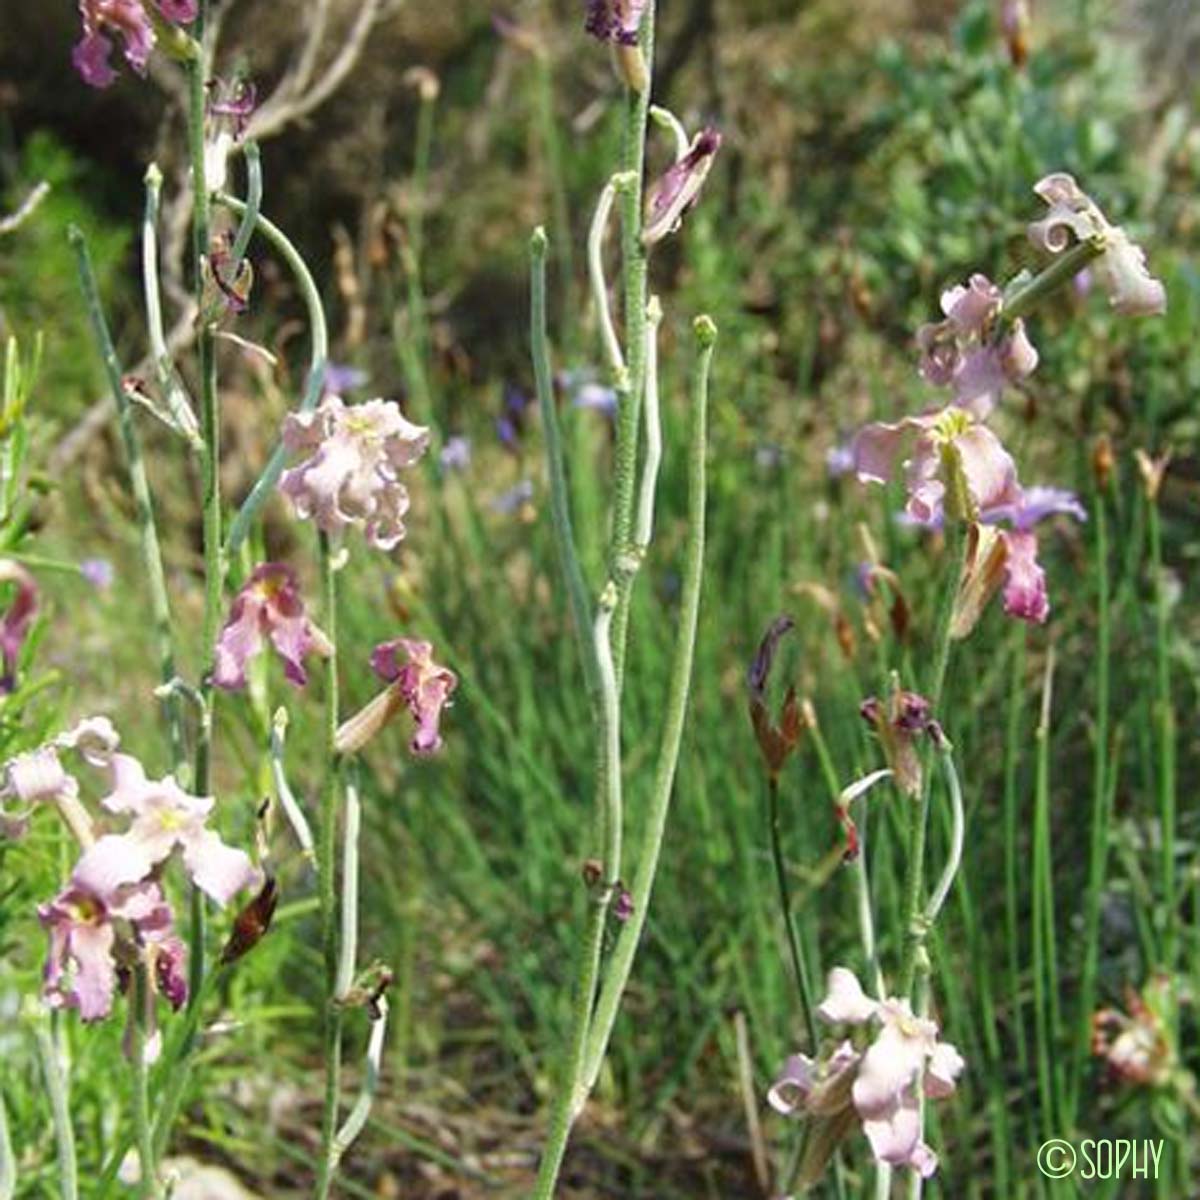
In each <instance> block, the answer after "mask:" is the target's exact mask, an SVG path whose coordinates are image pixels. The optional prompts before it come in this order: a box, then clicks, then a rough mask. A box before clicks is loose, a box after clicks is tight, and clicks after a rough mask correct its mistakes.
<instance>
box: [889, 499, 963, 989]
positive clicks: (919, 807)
mask: <svg viewBox="0 0 1200 1200" xmlns="http://www.w3.org/2000/svg"><path fill="white" fill-rule="evenodd" d="M946 537H947V554H946V559H947V561H948V562H949V563H950V566H951V575H950V578H949V580H948V581H947V583H946V585H945V590H944V591H943V594H942V601H941V607H940V609H939V611H938V617H937V625H936V627H935V633H934V641H933V655H934V657H933V668H932V670H931V672H930V676H929V680H928V682H927V683H926V684H925V696H926V698H927V699H928V700H929V702H930V704H931V706H932V708H933V711H934V713H937V711H938V708H939V705H940V704H941V700H942V691H943V689H944V687H945V682H946V668H947V667H948V665H949V663H950V646H951V638H950V618H951V616H952V614H953V612H954V600H955V597H956V596H957V595H958V587H959V580H960V579H961V578H962V568H963V563H964V561H965V555H966V550H967V527H966V524H965V523H964V522H962V521H950V522H948V523H947V530H946ZM928 767H929V763H928V762H927V763H926V770H925V771H924V772H923V775H922V780H921V794H920V797H919V798H918V800H917V803H916V804H915V805H914V806H913V813H912V824H911V825H910V827H909V838H908V874H907V876H906V878H905V888H904V936H905V952H904V970H903V974H902V976H901V985H900V988H901V991H900V994H901V995H903V996H911V995H912V989H913V981H914V979H915V977H916V969H917V949H918V946H919V944H920V942H921V940H922V939H923V937H924V931H923V928H922V920H921V916H922V909H923V907H924V905H923V903H922V899H921V894H922V892H923V890H924V885H925V840H926V832H927V827H928V824H929V796H930V792H931V790H932V787H933V779H932V772H931V771H929V769H928Z"/></svg>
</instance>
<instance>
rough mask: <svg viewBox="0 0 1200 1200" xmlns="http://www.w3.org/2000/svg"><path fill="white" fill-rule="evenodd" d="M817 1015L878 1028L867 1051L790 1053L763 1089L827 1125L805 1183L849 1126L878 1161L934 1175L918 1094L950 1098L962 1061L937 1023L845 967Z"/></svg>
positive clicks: (835, 974) (782, 1107) (785, 1110)
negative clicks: (857, 1129) (865, 985)
mask: <svg viewBox="0 0 1200 1200" xmlns="http://www.w3.org/2000/svg"><path fill="white" fill-rule="evenodd" d="M817 1012H818V1013H819V1014H820V1016H821V1017H822V1018H823V1019H824V1020H825V1021H828V1022H829V1023H831V1024H839V1025H858V1026H865V1025H870V1024H872V1023H874V1024H875V1026H876V1032H875V1036H874V1040H873V1041H872V1042H871V1044H870V1045H869V1046H868V1047H867V1048H866V1050H859V1049H857V1048H856V1047H855V1046H854V1044H853V1042H851V1041H850V1040H848V1039H847V1040H844V1041H842V1042H840V1043H839V1044H838V1045H837V1046H836V1047H835V1048H834V1050H833V1051H832V1053H831V1054H829V1055H828V1057H826V1058H825V1059H823V1060H816V1059H811V1058H808V1057H807V1056H806V1055H803V1054H795V1055H792V1057H790V1058H789V1059H788V1060H787V1061H786V1062H785V1063H784V1065H783V1070H782V1071H781V1072H780V1075H779V1078H778V1079H776V1081H775V1083H774V1085H773V1086H772V1088H771V1090H770V1092H769V1093H768V1096H767V1099H768V1101H769V1103H770V1104H771V1107H772V1108H774V1109H775V1110H776V1112H779V1113H782V1114H783V1115H785V1116H791V1115H805V1116H809V1117H812V1118H817V1119H819V1120H821V1121H822V1122H823V1123H824V1125H825V1130H824V1133H825V1135H826V1136H824V1137H814V1138H813V1139H812V1143H813V1144H814V1145H815V1146H817V1147H818V1148H819V1150H820V1152H821V1153H822V1155H823V1158H822V1161H819V1162H815V1163H814V1162H811V1161H810V1162H809V1163H807V1164H806V1167H805V1170H804V1172H803V1173H804V1175H805V1178H806V1181H809V1180H811V1178H812V1177H813V1174H814V1172H819V1170H820V1169H821V1168H823V1166H824V1161H825V1160H827V1159H828V1156H829V1154H831V1153H832V1152H833V1149H834V1148H835V1147H836V1144H837V1142H838V1141H839V1140H840V1139H841V1137H843V1136H845V1134H846V1133H847V1132H849V1130H850V1128H851V1127H852V1126H853V1125H854V1124H860V1125H861V1127H862V1131H863V1133H865V1134H866V1136H867V1140H868V1141H869V1142H870V1144H871V1150H872V1151H873V1153H874V1155H875V1157H876V1159H877V1160H878V1161H879V1162H881V1163H887V1164H889V1165H891V1166H908V1167H912V1168H913V1169H914V1170H915V1171H917V1172H918V1173H919V1174H920V1175H922V1176H924V1177H928V1176H929V1175H932V1174H933V1173H934V1171H936V1170H937V1155H936V1154H934V1152H933V1151H932V1150H931V1149H930V1148H929V1146H928V1145H926V1143H925V1141H924V1137H923V1129H922V1116H921V1100H920V1097H921V1095H922V1094H924V1095H925V1096H927V1097H929V1098H930V1099H940V1098H942V1097H944V1096H949V1095H950V1094H951V1093H952V1092H953V1091H954V1088H955V1081H956V1080H957V1078H958V1076H959V1075H960V1074H961V1072H962V1070H963V1067H964V1066H965V1063H964V1062H963V1058H962V1055H960V1054H959V1052H958V1051H957V1050H956V1049H955V1048H954V1046H952V1045H951V1044H950V1043H949V1042H943V1041H940V1040H939V1037H938V1026H937V1023H936V1022H934V1021H932V1020H930V1019H929V1018H927V1017H920V1016H917V1015H915V1014H914V1013H913V1011H912V1008H911V1007H910V1006H909V1003H908V1001H907V1000H900V999H896V998H895V997H890V998H888V999H886V1000H874V999H872V998H871V997H869V996H868V995H867V994H866V993H865V992H864V991H863V989H862V985H861V984H860V983H859V982H858V979H857V978H856V976H855V975H854V972H853V971H850V970H847V969H846V968H845V967H834V968H833V970H832V971H830V972H829V982H828V993H827V995H826V997H825V999H824V1000H823V1001H822V1002H821V1005H820V1007H819V1008H818V1009H817ZM830 1133H832V1137H831V1136H829V1134H830Z"/></svg>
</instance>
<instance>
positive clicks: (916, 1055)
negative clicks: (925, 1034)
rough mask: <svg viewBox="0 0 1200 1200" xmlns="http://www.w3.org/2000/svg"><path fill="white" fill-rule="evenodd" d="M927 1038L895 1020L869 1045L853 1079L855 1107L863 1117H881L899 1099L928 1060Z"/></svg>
mask: <svg viewBox="0 0 1200 1200" xmlns="http://www.w3.org/2000/svg"><path fill="white" fill-rule="evenodd" d="M925 1049H926V1047H925V1042H924V1040H923V1039H922V1038H920V1037H911V1036H908V1035H906V1034H905V1032H904V1031H903V1030H902V1029H901V1028H899V1026H898V1025H895V1024H887V1025H884V1027H883V1028H882V1029H881V1030H880V1031H879V1036H878V1037H877V1038H876V1039H875V1041H873V1042H872V1043H871V1045H870V1046H869V1047H868V1048H867V1052H866V1053H865V1054H864V1055H863V1059H862V1062H861V1063H860V1064H859V1068H858V1078H857V1079H856V1080H855V1081H854V1107H855V1108H857V1109H858V1111H859V1113H860V1114H861V1115H862V1116H863V1117H878V1116H880V1115H882V1114H886V1112H887V1111H888V1110H889V1109H890V1108H891V1106H892V1105H893V1104H895V1103H896V1100H897V1097H898V1096H899V1095H900V1093H901V1092H902V1091H903V1090H904V1089H905V1088H907V1087H908V1086H909V1084H911V1083H912V1081H913V1080H914V1079H915V1078H916V1077H917V1072H918V1071H920V1069H921V1065H922V1063H923V1062H924V1061H925Z"/></svg>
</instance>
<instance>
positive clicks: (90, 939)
mask: <svg viewBox="0 0 1200 1200" xmlns="http://www.w3.org/2000/svg"><path fill="white" fill-rule="evenodd" d="M113 937H114V934H113V928H112V926H111V925H109V924H107V923H105V924H103V925H84V924H81V925H77V926H75V927H74V928H73V929H72V930H71V937H70V954H71V957H72V958H74V960H75V981H74V982H75V986H74V999H75V1004H76V1006H77V1007H78V1009H79V1015H80V1017H81V1018H82V1019H83V1020H85V1021H98V1020H101V1019H102V1018H104V1017H107V1016H108V1014H109V1012H110V1011H111V1009H112V998H113V987H114V984H115V983H116V969H115V968H114V966H113V960H112V946H113Z"/></svg>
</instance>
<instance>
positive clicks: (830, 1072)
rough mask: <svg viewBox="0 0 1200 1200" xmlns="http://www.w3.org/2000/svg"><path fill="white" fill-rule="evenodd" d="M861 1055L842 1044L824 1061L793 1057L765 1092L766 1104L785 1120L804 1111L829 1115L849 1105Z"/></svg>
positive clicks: (801, 1055)
mask: <svg viewBox="0 0 1200 1200" xmlns="http://www.w3.org/2000/svg"><path fill="white" fill-rule="evenodd" d="M861 1060H862V1055H861V1054H860V1053H859V1052H858V1051H857V1050H855V1049H854V1047H853V1046H852V1045H851V1044H850V1043H849V1042H842V1043H841V1044H840V1045H839V1046H838V1047H837V1048H836V1049H835V1050H834V1051H833V1053H832V1054H831V1055H830V1056H829V1057H828V1058H827V1059H825V1060H824V1061H817V1060H815V1059H811V1058H808V1057H807V1056H806V1055H803V1054H793V1055H792V1056H791V1057H790V1058H788V1059H787V1061H786V1062H785V1063H784V1064H783V1069H782V1070H781V1071H780V1073H779V1077H778V1078H777V1079H776V1080H775V1082H774V1083H773V1084H772V1085H771V1090H770V1091H769V1092H768V1093H767V1103H768V1104H770V1106H771V1107H772V1108H773V1109H774V1110H775V1111H776V1112H777V1113H780V1114H782V1115H783V1116H785V1117H790V1116H792V1115H793V1114H795V1113H798V1112H804V1113H808V1114H810V1115H812V1116H829V1115H832V1114H834V1113H836V1112H839V1111H841V1110H842V1109H844V1108H845V1107H846V1105H847V1104H848V1103H849V1102H850V1095H851V1085H852V1084H853V1082H854V1079H855V1076H856V1075H857V1074H858V1064H859V1062H860V1061H861Z"/></svg>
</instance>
